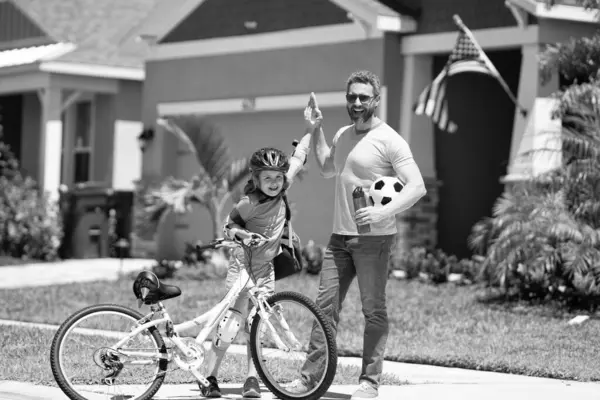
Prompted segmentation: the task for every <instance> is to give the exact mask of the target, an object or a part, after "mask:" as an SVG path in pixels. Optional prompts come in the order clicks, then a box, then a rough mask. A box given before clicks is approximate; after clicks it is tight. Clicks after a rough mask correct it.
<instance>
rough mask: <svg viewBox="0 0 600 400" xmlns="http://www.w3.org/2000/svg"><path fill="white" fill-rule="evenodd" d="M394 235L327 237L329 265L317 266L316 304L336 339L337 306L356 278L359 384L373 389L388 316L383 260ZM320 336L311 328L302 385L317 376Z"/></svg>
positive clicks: (385, 261)
mask: <svg viewBox="0 0 600 400" xmlns="http://www.w3.org/2000/svg"><path fill="white" fill-rule="evenodd" d="M393 239H394V235H383V236H345V235H338V234H335V233H334V234H333V235H331V239H330V241H329V249H330V251H331V253H332V255H333V261H334V265H323V269H322V270H321V283H320V285H319V294H318V296H317V301H316V303H317V305H318V306H319V307H321V309H322V310H323V312H324V313H325V315H326V316H327V318H328V319H329V322H330V323H331V326H332V328H333V333H334V336H337V325H338V323H339V321H340V312H341V310H342V303H343V302H344V299H345V297H346V294H347V293H348V288H349V287H350V284H351V283H352V281H353V280H354V277H355V276H356V277H357V278H358V288H359V290H360V299H361V302H362V312H363V315H364V317H365V332H364V339H363V340H364V341H363V362H362V371H361V375H360V378H359V381H368V382H369V383H371V384H373V385H374V386H375V387H378V386H379V380H380V378H381V371H382V369H383V355H384V351H385V345H386V342H387V337H388V330H389V327H388V317H387V309H386V301H385V287H386V284H387V277H388V260H389V257H390V251H391V246H392V241H393ZM324 347H325V345H324V342H323V332H322V331H321V329H315V327H314V326H313V331H312V334H311V340H310V344H309V350H308V356H307V360H306V362H305V364H304V366H303V367H302V377H303V379H304V380H305V381H306V382H307V383H308V384H313V385H314V384H316V383H317V382H315V381H314V380H315V379H320V378H322V376H323V368H324V365H323V361H324V355H325V351H324V350H325V349H324Z"/></svg>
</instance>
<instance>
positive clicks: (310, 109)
mask: <svg viewBox="0 0 600 400" xmlns="http://www.w3.org/2000/svg"><path fill="white" fill-rule="evenodd" d="M322 121H323V114H322V113H321V110H319V105H318V104H317V97H316V96H315V94H314V93H313V92H311V93H310V98H309V100H308V105H307V106H306V108H305V109H304V123H305V125H306V127H307V128H308V129H311V130H315V129H318V128H320V127H321V122H322Z"/></svg>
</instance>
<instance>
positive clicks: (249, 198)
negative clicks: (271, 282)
mask: <svg viewBox="0 0 600 400" xmlns="http://www.w3.org/2000/svg"><path fill="white" fill-rule="evenodd" d="M227 222H228V223H230V222H234V223H237V224H239V225H242V226H244V227H245V228H246V229H247V230H249V231H250V232H254V233H259V234H261V235H263V236H265V237H267V238H268V239H269V240H268V242H267V243H266V244H265V245H264V246H261V247H258V248H254V249H252V265H262V264H266V263H268V262H270V261H272V260H273V259H274V258H275V257H276V256H277V255H278V254H279V253H280V252H281V237H282V235H283V229H284V227H285V202H284V201H283V199H282V197H281V196H278V197H276V198H275V199H270V198H267V199H261V198H259V196H257V195H256V194H255V193H250V194H249V195H246V196H244V197H242V198H241V199H240V201H239V202H238V203H237V204H236V205H235V207H233V210H231V213H230V214H229V218H228V221H227Z"/></svg>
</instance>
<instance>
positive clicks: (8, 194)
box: [0, 174, 62, 260]
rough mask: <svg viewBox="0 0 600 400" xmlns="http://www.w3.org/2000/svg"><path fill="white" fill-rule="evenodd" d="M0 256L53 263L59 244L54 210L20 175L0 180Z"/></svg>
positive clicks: (58, 223)
mask: <svg viewBox="0 0 600 400" xmlns="http://www.w3.org/2000/svg"><path fill="white" fill-rule="evenodd" d="M0 187H2V191H1V192H0V253H1V254H3V255H8V256H11V257H16V258H30V259H38V260H53V259H56V258H57V257H58V249H59V247H60V243H61V240H62V221H61V218H60V214H59V210H58V207H57V206H56V205H55V204H53V203H51V202H49V201H48V199H47V198H46V197H45V196H42V195H40V193H39V190H38V188H37V184H36V182H35V181H33V180H32V179H31V178H28V177H26V178H24V177H22V176H21V175H20V174H17V175H15V176H14V177H13V178H12V179H8V178H7V177H6V176H1V177H0Z"/></svg>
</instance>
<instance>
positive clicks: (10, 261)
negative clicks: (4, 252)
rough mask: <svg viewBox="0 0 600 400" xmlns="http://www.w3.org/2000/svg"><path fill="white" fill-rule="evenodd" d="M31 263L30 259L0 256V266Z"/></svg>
mask: <svg viewBox="0 0 600 400" xmlns="http://www.w3.org/2000/svg"><path fill="white" fill-rule="evenodd" d="M28 263H31V260H22V259H20V258H14V257H8V256H0V267H12V266H14V265H23V264H28Z"/></svg>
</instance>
